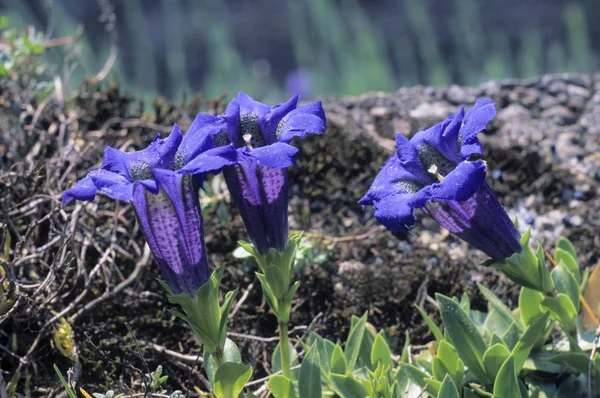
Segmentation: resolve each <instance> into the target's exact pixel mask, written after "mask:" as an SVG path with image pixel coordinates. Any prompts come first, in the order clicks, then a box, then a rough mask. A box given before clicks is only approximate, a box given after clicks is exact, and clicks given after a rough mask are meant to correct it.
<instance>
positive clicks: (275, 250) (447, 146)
mask: <svg viewBox="0 0 600 398" xmlns="http://www.w3.org/2000/svg"><path fill="white" fill-rule="evenodd" d="M495 114H496V110H495V105H494V103H493V102H492V101H490V100H488V99H481V100H479V101H477V102H476V103H475V105H474V106H473V107H472V108H471V109H470V110H469V111H468V112H467V111H466V110H465V108H464V107H463V108H461V109H460V110H459V111H458V112H457V113H456V114H452V115H450V116H449V117H448V118H447V119H446V120H444V121H442V122H440V123H438V124H436V125H434V126H432V127H430V128H429V129H427V130H425V131H421V132H418V133H417V134H415V135H414V136H413V137H412V138H411V139H410V140H408V139H407V138H405V137H404V135H402V134H397V136H396V152H395V154H394V155H393V156H392V157H391V158H390V159H389V160H388V161H387V162H386V163H385V165H384V166H383V167H382V169H381V171H380V173H379V175H378V176H377V177H376V178H375V180H374V182H373V184H372V186H371V188H370V189H369V191H368V192H367V193H366V195H365V196H364V197H363V198H362V199H361V201H360V203H361V204H363V205H366V206H373V207H374V210H375V216H376V217H377V219H378V221H379V222H380V223H381V224H383V225H384V226H386V227H387V228H388V229H389V230H390V231H392V232H394V233H407V232H408V231H409V228H410V227H411V225H413V224H414V223H415V216H414V210H415V209H422V210H423V212H424V213H425V214H427V215H428V216H430V217H431V218H433V219H434V220H435V221H437V222H438V223H439V224H440V225H441V226H442V227H444V228H446V229H447V230H449V231H450V232H452V233H453V234H454V235H456V236H457V237H459V238H461V239H463V240H465V241H466V242H468V243H469V244H471V245H472V246H473V247H475V248H477V249H479V250H480V251H482V252H483V253H485V254H486V255H488V256H489V258H490V259H489V260H488V261H487V262H485V263H484V264H483V265H484V266H487V267H496V268H497V269H499V270H501V271H502V272H503V273H504V274H505V275H506V276H507V277H508V278H510V279H511V280H512V281H514V282H515V283H516V284H517V285H519V286H520V287H521V290H520V295H519V305H518V308H516V309H514V310H512V309H510V308H509V307H508V306H507V305H506V304H504V303H503V302H502V300H501V299H500V298H498V297H497V296H495V295H494V294H493V293H492V292H491V290H489V289H488V288H486V287H485V286H483V285H479V289H480V291H481V293H482V295H483V296H484V297H485V298H486V299H487V302H488V311H487V312H481V311H477V310H475V309H472V308H471V304H470V301H469V298H468V297H467V296H463V297H462V298H461V299H460V300H459V299H457V298H451V297H446V296H444V295H441V294H438V295H436V300H435V302H436V305H437V307H438V309H439V312H440V315H441V321H442V325H441V326H438V325H437V324H436V323H435V322H434V321H433V318H432V317H431V316H430V315H428V314H427V313H426V312H425V311H424V310H423V309H421V308H419V311H420V312H421V315H422V316H423V318H424V319H425V322H426V323H427V324H428V326H429V328H430V330H431V332H432V335H433V336H434V338H435V341H434V342H432V343H431V344H428V345H427V346H424V347H421V349H418V348H417V347H413V346H411V345H410V339H409V338H408V336H407V339H406V342H405V345H404V348H403V350H402V352H401V353H398V354H394V353H393V352H392V349H391V348H390V342H389V336H386V334H385V333H384V332H383V331H379V332H378V331H377V330H375V329H374V328H373V326H372V325H370V324H369V323H368V322H367V314H364V315H363V316H361V317H356V316H353V317H352V319H351V327H350V332H349V334H348V337H347V340H346V342H345V344H340V343H336V342H333V341H330V340H328V339H325V338H323V337H321V336H319V335H318V334H317V333H315V332H313V331H311V332H310V333H308V334H307V336H306V338H304V339H301V341H300V345H299V346H298V347H296V346H294V345H292V344H290V342H289V323H290V315H291V312H292V300H293V297H294V294H295V293H296V291H297V289H298V287H299V284H300V281H298V280H295V279H296V278H295V277H294V269H295V262H296V259H297V258H298V256H297V252H298V248H299V246H300V242H301V239H302V235H301V234H297V235H293V236H291V237H290V236H288V234H289V231H288V188H289V181H288V174H287V168H288V167H290V166H293V165H294V162H295V158H296V156H297V155H298V150H297V149H296V148H295V147H293V146H292V145H291V142H292V140H293V139H294V138H295V137H299V138H305V137H306V136H307V135H308V134H321V133H324V132H325V129H326V124H325V114H324V111H323V109H322V107H321V104H320V103H319V102H313V103H309V104H307V105H303V106H299V105H298V96H295V97H292V98H291V99H290V100H289V101H287V102H285V103H283V104H279V105H275V106H268V105H265V104H262V103H260V102H257V101H255V100H253V99H252V98H250V97H248V96H247V95H246V94H244V93H239V94H238V95H237V97H235V98H234V99H233V100H232V101H231V103H230V104H229V106H228V107H227V109H226V110H225V112H224V113H223V114H221V115H218V116H213V115H208V114H199V115H198V116H197V117H196V118H195V120H194V122H193V123H192V124H191V126H190V128H189V129H188V131H187V132H186V133H185V134H183V132H182V131H181V129H180V128H179V126H177V125H175V126H174V127H173V129H172V131H171V134H170V135H169V136H168V137H167V138H165V139H161V138H159V137H156V139H155V140H154V141H153V142H152V143H151V144H150V145H149V146H148V147H147V148H145V149H143V150H140V151H136V152H122V151H119V150H116V149H113V148H111V147H107V148H106V150H105V153H104V161H103V163H102V166H101V167H100V168H99V169H96V170H92V171H90V172H89V173H88V175H87V176H86V177H85V178H83V179H82V180H80V181H79V182H78V183H77V184H76V185H75V186H74V187H73V188H72V189H70V190H67V191H66V192H65V193H64V196H63V205H66V204H67V203H69V202H70V201H71V200H73V199H77V200H85V201H91V200H93V199H94V198H95V196H96V194H97V193H100V194H103V195H107V196H109V197H111V198H113V199H116V200H123V201H128V202H130V203H131V204H132V205H133V207H134V209H135V212H136V216H137V221H138V224H139V225H140V228H141V230H142V231H143V233H144V236H145V238H146V241H147V243H148V246H149V247H150V249H151V250H152V253H153V254H154V258H155V259H156V262H157V264H158V266H159V268H160V269H161V272H162V275H163V278H164V280H162V281H161V284H162V286H163V287H164V288H165V290H166V292H167V294H168V296H169V301H170V302H171V303H172V304H174V305H175V308H174V309H171V312H172V313H173V314H175V315H176V316H178V317H179V318H181V319H183V320H184V321H185V322H187V324H188V325H189V327H190V328H191V329H192V330H193V332H194V334H195V337H196V339H197V341H198V343H200V344H201V345H202V347H203V350H204V358H203V364H204V370H205V372H206V375H207V377H208V379H209V381H210V384H211V386H212V392H211V394H213V395H214V396H216V397H219V398H236V397H240V396H241V397H253V396H255V397H256V396H261V395H264V394H268V393H270V394H272V395H273V396H274V397H276V398H290V397H301V398H304V397H307V398H313V397H315V398H316V397H321V396H340V397H344V398H346V397H361V398H362V397H374V398H375V397H382V398H385V397H404V396H408V397H419V396H431V397H443V398H446V397H449V398H454V397H466V398H472V397H495V398H505V397H506V398H512V397H544V396H546V397H573V396H592V397H593V396H598V395H599V394H600V354H598V353H597V352H596V351H597V349H596V347H597V345H598V338H599V336H600V327H599V326H598V325H599V322H598V319H597V314H598V308H597V307H598V302H597V300H592V299H590V297H592V296H593V295H594V292H595V291H596V290H597V289H598V286H597V285H598V283H597V280H598V278H599V276H598V275H597V273H598V272H599V271H598V268H596V270H595V271H594V273H593V274H589V272H587V271H586V272H582V271H581V267H580V265H579V264H578V261H577V258H578V257H577V253H576V252H575V249H574V247H573V245H572V244H571V243H570V242H569V241H568V240H567V239H564V238H561V239H559V240H558V242H557V244H556V248H555V250H554V253H553V255H551V254H550V253H547V252H545V251H544V250H543V248H542V247H541V246H538V247H537V249H535V250H534V249H532V248H531V246H530V243H529V231H528V230H527V231H525V232H524V233H523V234H522V235H521V233H520V232H519V229H518V226H517V225H514V224H513V223H512V222H511V220H510V218H509V217H508V215H507V213H506V211H505V210H504V209H503V207H502V206H501V205H500V203H499V201H498V199H497V198H496V196H495V194H494V193H493V191H492V190H491V188H490V186H489V185H488V184H487V182H486V171H487V167H486V163H485V161H484V160H483V159H482V158H481V155H482V152H483V147H482V145H481V143H480V142H479V140H478V137H477V136H478V134H479V133H480V132H481V131H482V130H483V129H485V127H486V125H487V124H488V123H489V122H490V120H492V119H493V118H494V116H495ZM219 172H222V174H223V177H224V179H225V182H226V184H227V188H228V191H229V194H230V195H231V198H232V200H233V202H234V203H235V204H236V206H237V207H238V209H239V211H240V215H241V217H242V219H243V221H244V225H245V227H246V230H247V233H248V236H249V238H250V242H240V245H241V247H242V248H243V249H244V250H245V251H246V252H248V253H249V254H250V255H251V256H252V257H253V258H254V260H255V261H256V263H257V264H258V268H259V271H258V272H257V277H258V280H259V281H260V284H261V286H262V291H263V296H264V299H265V301H266V302H267V303H268V305H269V307H270V309H271V311H272V313H273V314H274V316H275V317H276V318H277V323H278V329H279V344H278V345H277V347H276V348H275V350H274V351H273V352H272V356H271V362H272V370H273V372H274V373H273V374H272V375H271V376H269V377H268V378H267V379H266V380H264V382H263V383H262V384H261V383H258V384H260V385H259V386H257V387H254V388H253V387H252V386H256V384H257V383H255V382H250V383H249V381H250V379H251V377H252V372H253V369H252V368H251V367H250V366H249V365H247V364H245V363H244V361H243V358H242V357H241V355H240V351H239V349H238V348H237V346H236V344H235V342H234V341H233V340H232V339H230V338H229V337H228V335H227V321H228V318H229V315H230V313H231V310H232V307H233V305H234V302H235V298H236V293H237V290H233V291H230V292H227V293H226V294H225V295H223V296H222V295H221V293H220V290H219V289H220V284H221V280H222V278H223V271H224V268H223V267H220V268H217V269H216V270H215V271H214V272H212V275H211V273H210V271H209V269H210V268H209V265H208V260H207V255H206V248H205V246H204V238H203V234H204V231H203V219H202V213H201V210H200V200H199V193H198V192H199V190H200V189H201V188H202V187H203V184H204V182H205V180H206V176H207V175H208V174H209V173H219ZM547 263H550V265H551V270H550V269H549V267H548V266H547ZM594 281H595V282H594ZM581 308H583V309H584V315H582V317H581V318H580V316H579V314H580V309H581ZM62 341H63V343H62V344H61V345H62V346H63V347H64V346H67V347H68V346H69V345H68V344H65V343H64V339H63V340H62ZM59 374H60V372H59ZM164 380H165V376H162V371H161V370H160V369H158V370H157V371H156V372H154V373H152V374H151V375H148V383H149V385H150V386H151V390H152V393H153V394H155V395H156V396H165V392H164V391H162V390H160V385H161V384H162V383H163V382H164ZM61 381H62V382H63V384H65V385H66V388H67V389H68V391H70V392H69V394H75V392H74V390H73V386H71V384H70V383H69V382H68V381H65V380H64V378H63V377H62V375H61ZM82 393H83V394H87V395H89V394H88V393H87V392H84V391H82ZM95 394H96V395H95V396H96V397H100V396H108V394H109V392H107V393H105V394H104V395H102V394H100V393H95ZM110 394H113V395H114V393H112V392H110ZM178 394H181V393H180V392H174V393H173V394H172V395H171V396H172V397H175V396H179V395H178Z"/></svg>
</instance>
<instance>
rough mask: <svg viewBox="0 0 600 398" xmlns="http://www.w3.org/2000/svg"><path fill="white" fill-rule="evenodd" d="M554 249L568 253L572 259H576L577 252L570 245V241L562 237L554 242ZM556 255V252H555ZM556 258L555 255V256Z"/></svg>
mask: <svg viewBox="0 0 600 398" xmlns="http://www.w3.org/2000/svg"><path fill="white" fill-rule="evenodd" d="M556 248H557V249H562V250H564V251H566V252H567V253H569V254H570V255H571V256H572V257H573V258H575V259H576V258H577V251H576V250H575V246H573V244H572V243H571V241H570V240H569V239H567V238H565V237H563V236H561V237H560V238H558V240H557V241H556ZM555 253H556V252H555ZM555 257H556V254H555Z"/></svg>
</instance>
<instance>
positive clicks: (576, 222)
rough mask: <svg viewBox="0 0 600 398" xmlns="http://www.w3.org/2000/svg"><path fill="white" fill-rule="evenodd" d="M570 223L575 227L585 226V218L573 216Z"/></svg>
mask: <svg viewBox="0 0 600 398" xmlns="http://www.w3.org/2000/svg"><path fill="white" fill-rule="evenodd" d="M569 223H570V224H571V225H572V226H574V227H580V226H582V225H583V218H582V217H581V216H573V217H571V219H570V220H569Z"/></svg>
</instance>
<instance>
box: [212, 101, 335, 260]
mask: <svg viewBox="0 0 600 398" xmlns="http://www.w3.org/2000/svg"><path fill="white" fill-rule="evenodd" d="M204 117H205V119H204V121H205V123H207V124H211V125H212V124H214V125H219V124H222V123H225V124H226V125H227V128H226V129H224V130H223V131H221V132H220V133H219V134H218V135H217V136H216V138H215V144H216V145H218V146H220V145H230V144H232V145H233V146H235V147H236V148H237V153H238V164H236V165H234V166H228V167H225V168H224V169H223V175H224V176H225V182H226V183H227V187H228V189H229V192H230V194H231V197H232V198H233V201H234V202H235V204H236V205H237V207H238V209H239V210H240V214H241V216H242V219H243V220H244V224H245V226H246V230H247V231H248V235H249V236H250V240H251V241H252V243H253V244H254V246H255V247H256V248H257V250H258V251H259V253H261V254H263V255H264V254H267V252H268V251H269V248H273V249H275V250H277V251H280V252H281V251H283V250H284V249H285V246H286V244H287V240H288V209H287V207H288V174H287V167H289V166H293V165H294V158H295V156H296V154H297V153H298V149H297V148H295V147H293V146H291V145H290V142H291V141H292V139H293V138H294V137H300V138H305V137H306V136H307V135H308V134H321V133H323V132H324V131H325V125H326V122H325V113H324V111H323V108H322V106H321V103H320V102H311V103H309V104H307V105H304V106H300V107H298V96H297V95H296V96H294V97H292V98H291V99H290V100H288V101H287V102H285V103H283V104H279V105H275V106H268V105H265V104H263V103H260V102H258V101H254V100H253V99H252V98H250V97H249V96H248V95H246V94H244V93H241V92H240V93H239V94H238V95H237V97H235V98H234V99H233V100H232V101H231V102H230V103H229V105H228V107H227V109H226V111H225V113H224V114H223V115H221V116H210V115H205V116H204Z"/></svg>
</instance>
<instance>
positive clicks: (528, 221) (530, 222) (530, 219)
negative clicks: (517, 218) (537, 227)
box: [525, 214, 535, 225]
mask: <svg viewBox="0 0 600 398" xmlns="http://www.w3.org/2000/svg"><path fill="white" fill-rule="evenodd" d="M534 222H535V218H533V216H532V215H531V214H529V215H528V216H527V217H525V223H526V224H527V225H533V223H534Z"/></svg>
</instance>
